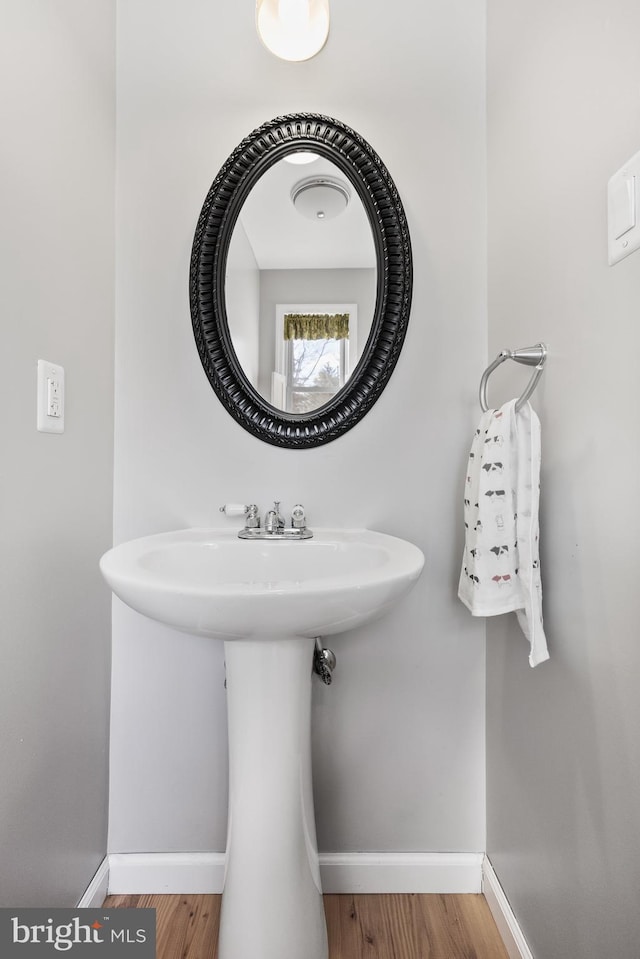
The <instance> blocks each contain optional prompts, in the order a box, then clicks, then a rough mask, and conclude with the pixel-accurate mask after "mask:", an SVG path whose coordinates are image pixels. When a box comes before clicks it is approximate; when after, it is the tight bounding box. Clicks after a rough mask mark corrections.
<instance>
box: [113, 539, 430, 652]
mask: <svg viewBox="0 0 640 959" xmlns="http://www.w3.org/2000/svg"><path fill="white" fill-rule="evenodd" d="M423 563H424V556H423V555H422V552H421V551H420V550H419V549H418V547H417V546H414V545H413V544H412V543H407V542H406V541H405V540H402V539H398V538H397V537H395V536H387V535H385V534H384V533H375V532H372V531H371V530H366V529H347V530H338V529H320V530H315V531H314V538H313V539H309V540H304V541H301V542H292V541H276V542H274V541H270V540H256V541H245V540H240V539H238V538H237V532H236V531H232V530H226V529H225V530H219V529H185V530H178V531H176V532H171V533H159V534H157V535H155V536H146V537H144V538H142V539H136V540H132V541H131V542H128V543H123V544H122V545H121V546H116V547H115V548H114V549H112V550H110V551H109V552H108V553H106V554H105V555H104V556H103V557H102V560H101V561H100V566H101V569H102V573H103V575H104V577H105V579H106V580H107V582H108V583H109V585H110V586H111V588H112V590H113V591H114V593H115V594H116V596H119V597H120V599H122V600H123V601H124V602H125V603H127V605H129V606H131V607H132V608H133V609H135V610H137V611H138V612H139V613H143V614H144V615H145V616H149V617H151V619H157V620H160V621H161V622H163V623H167V624H168V625H170V626H175V627H176V628H177V629H180V630H182V631H184V632H188V633H196V634H204V635H207V636H212V637H214V638H217V639H224V640H231V639H240V638H246V637H249V636H253V637H255V636H261V635H265V636H269V635H270V636H274V635H278V636H283V635H289V636H326V635H330V634H332V633H337V632H342V631H343V630H347V629H352V628H353V627H355V626H359V625H361V624H362V623H364V622H367V621H369V620H370V619H373V618H375V617H377V616H380V615H382V614H383V613H384V612H385V611H386V610H387V609H389V608H390V607H391V606H392V605H394V604H395V603H396V602H397V600H398V599H399V598H400V597H401V596H402V595H403V594H404V593H406V592H407V591H408V590H409V588H410V587H411V585H412V583H413V582H414V581H415V580H416V579H417V578H418V576H419V575H420V572H421V570H422V566H423Z"/></svg>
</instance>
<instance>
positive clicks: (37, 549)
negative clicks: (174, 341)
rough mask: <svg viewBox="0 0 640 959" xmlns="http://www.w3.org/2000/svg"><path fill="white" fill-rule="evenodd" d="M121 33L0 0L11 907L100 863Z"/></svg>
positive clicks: (6, 826) (84, 16) (60, 894)
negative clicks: (57, 392)
mask: <svg viewBox="0 0 640 959" xmlns="http://www.w3.org/2000/svg"><path fill="white" fill-rule="evenodd" d="M114 33H115V24H114V4H113V2H112V0H94V2H92V3H91V4H87V3H86V2H85V0H59V2H56V3H51V2H48V0H30V2H28V3H25V2H24V0H5V2H4V3H3V4H2V30H1V31H0V91H2V92H1V94H0V129H1V130H2V148H1V149H0V183H1V184H2V217H1V218H0V262H1V264H2V267H1V269H2V283H1V284H0V355H1V356H2V361H3V362H2V386H1V388H0V394H1V396H2V452H1V454H0V655H1V660H2V669H0V906H65V905H66V906H73V905H75V903H76V902H77V901H78V899H79V898H80V896H81V895H82V893H83V892H84V890H85V888H86V886H87V885H88V883H89V881H90V880H91V877H92V875H93V873H94V871H95V870H96V868H97V866H98V865H99V863H100V861H101V859H102V858H103V856H104V854H105V851H106V832H107V795H108V791H107V744H108V720H109V715H108V705H109V702H108V685H109V643H110V606H111V602H110V597H109V593H108V591H107V590H106V589H105V587H104V585H103V584H102V582H101V580H100V575H99V572H98V565H97V564H98V558H99V556H100V554H101V552H103V551H104V550H105V549H107V548H108V547H109V545H110V542H111V532H112V475H113V452H112V451H113V413H112V409H113V328H114V322H113V271H114V257H113V241H114V216H113V195H114V132H115V121H114V97H115V81H114ZM39 358H42V359H48V360H51V361H53V362H55V363H60V364H62V365H63V366H64V367H65V372H66V390H67V395H66V430H65V432H64V434H62V435H59V436H55V435H52V434H43V433H38V432H37V431H36V403H35V400H36V363H37V360H38V359H39Z"/></svg>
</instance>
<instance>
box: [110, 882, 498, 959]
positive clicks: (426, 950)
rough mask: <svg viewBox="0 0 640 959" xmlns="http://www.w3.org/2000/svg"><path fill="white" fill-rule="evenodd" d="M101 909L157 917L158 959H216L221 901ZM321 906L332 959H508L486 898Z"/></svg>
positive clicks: (343, 900) (146, 899) (129, 903)
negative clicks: (147, 911)
mask: <svg viewBox="0 0 640 959" xmlns="http://www.w3.org/2000/svg"><path fill="white" fill-rule="evenodd" d="M104 905H105V907H106V908H118V907H125V908H126V907H128V908H134V907H137V908H147V909H149V908H150V909H155V910H156V922H157V959H216V955H217V950H216V948H215V944H216V941H217V938H218V921H219V916H220V896H198V895H184V896H108V897H107V899H105V902H104ZM324 906H325V913H326V916H327V929H328V933H329V957H330V959H508V956H507V952H506V950H505V948H504V945H503V944H502V940H501V938H500V935H499V933H498V930H497V929H496V926H495V923H494V921H493V917H492V916H491V913H490V912H489V907H488V906H487V903H486V901H485V899H484V896H479V895H478V896H476V895H447V896H444V895H442V896H441V895H420V894H417V893H415V894H406V895H395V894H394V895H385V896H379V895H348V896H333V895H327V896H325V897H324ZM247 959H258V957H247ZM301 959H304V957H301Z"/></svg>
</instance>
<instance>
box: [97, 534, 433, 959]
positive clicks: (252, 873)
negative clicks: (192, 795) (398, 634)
mask: <svg viewBox="0 0 640 959" xmlns="http://www.w3.org/2000/svg"><path fill="white" fill-rule="evenodd" d="M423 563H424V556H423V555H422V552H421V551H420V550H419V549H418V548H417V547H416V546H414V545H412V544H411V543H408V542H406V541H404V540H402V539H398V538H396V537H394V536H387V535H385V534H383V533H376V532H373V531H371V530H363V529H347V530H336V529H322V530H316V531H315V533H314V538H313V539H309V540H305V541H302V542H290V541H277V540H275V538H274V540H273V541H272V540H259V541H255V542H247V541H243V540H239V539H238V538H237V535H236V533H235V532H232V531H229V530H218V529H186V530H179V531H177V532H171V533H160V534H157V535H155V536H147V537H144V538H142V539H137V540H133V541H131V542H128V543H123V544H122V545H121V546H116V547H114V549H112V550H110V551H109V552H108V553H105V555H104V556H103V557H102V559H101V561H100V567H101V570H102V573H103V575H104V577H105V579H106V580H107V582H108V584H109V586H110V587H111V588H112V590H113V591H114V593H115V594H116V596H118V597H119V598H120V599H121V600H123V601H124V602H125V603H127V604H128V605H129V606H131V607H132V608H133V609H135V610H137V611H138V612H139V613H143V614H144V615H145V616H149V617H151V618H152V619H156V620H159V621H160V622H162V623H166V624H168V625H169V626H174V627H175V628H176V629H179V630H182V631H184V632H187V633H195V634H197V635H205V636H210V637H211V638H213V639H221V640H224V642H225V662H226V670H227V709H228V720H229V819H228V835H227V864H226V872H225V882H224V891H223V896H222V912H221V919H220V938H219V944H218V956H219V959H326V957H327V937H326V928H325V921H324V911H323V907H322V888H321V885H320V872H319V867H318V852H317V844H316V830H315V819H314V811H313V794H312V788H311V749H310V719H311V677H312V661H313V649H314V641H315V637H317V636H328V635H331V634H333V633H339V632H343V631H344V630H349V629H352V628H354V627H356V626H360V625H362V624H363V623H366V622H369V621H370V620H372V619H374V618H376V617H378V616H381V615H382V614H383V613H385V612H386V611H387V610H388V609H390V608H391V607H392V606H393V605H394V604H395V603H397V602H398V600H399V599H400V598H401V597H402V596H403V595H404V594H405V593H407V592H408V590H409V589H410V588H411V586H412V584H413V583H414V582H415V580H416V579H417V578H418V576H419V575H420V572H421V570H422V566H423Z"/></svg>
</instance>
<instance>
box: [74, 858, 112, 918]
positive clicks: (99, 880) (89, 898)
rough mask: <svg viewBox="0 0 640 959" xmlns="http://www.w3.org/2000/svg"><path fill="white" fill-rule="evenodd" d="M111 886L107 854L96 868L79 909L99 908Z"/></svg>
mask: <svg viewBox="0 0 640 959" xmlns="http://www.w3.org/2000/svg"><path fill="white" fill-rule="evenodd" d="M108 888H109V857H108V856H105V858H104V859H103V860H102V862H101V863H100V865H99V866H98V868H97V870H96V874H95V876H94V877H93V879H92V880H91V882H90V883H89V885H88V886H87V888H86V889H85V891H84V895H83V896H82V898H81V899H80V902H79V903H78V905H77V907H76V908H78V909H99V908H100V906H101V905H102V903H103V902H104V899H105V896H106V895H107V890H108Z"/></svg>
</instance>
